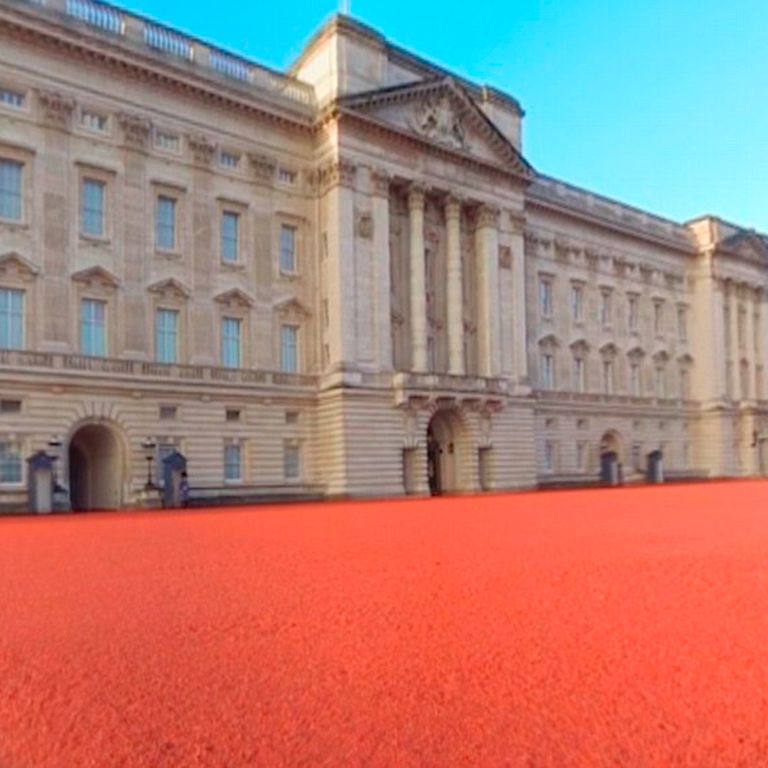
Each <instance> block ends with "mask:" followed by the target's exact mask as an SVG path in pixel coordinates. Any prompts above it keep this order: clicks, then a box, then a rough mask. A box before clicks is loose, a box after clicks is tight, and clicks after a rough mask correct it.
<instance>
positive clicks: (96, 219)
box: [80, 179, 105, 237]
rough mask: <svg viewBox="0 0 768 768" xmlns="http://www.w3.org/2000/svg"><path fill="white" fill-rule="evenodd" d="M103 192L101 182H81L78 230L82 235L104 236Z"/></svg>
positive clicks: (103, 188) (87, 180)
mask: <svg viewBox="0 0 768 768" xmlns="http://www.w3.org/2000/svg"><path fill="white" fill-rule="evenodd" d="M104 192H105V185H104V183H103V182H101V181H94V180H93V179H84V180H83V188H82V200H81V217H80V230H81V232H82V233H83V234H84V235H93V236H94V237H102V236H103V235H104Z"/></svg>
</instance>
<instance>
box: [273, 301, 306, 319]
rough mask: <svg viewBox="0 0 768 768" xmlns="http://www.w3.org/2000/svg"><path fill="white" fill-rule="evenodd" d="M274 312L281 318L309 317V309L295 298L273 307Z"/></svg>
mask: <svg viewBox="0 0 768 768" xmlns="http://www.w3.org/2000/svg"><path fill="white" fill-rule="evenodd" d="M274 310H275V312H277V314H278V315H280V316H282V317H297V318H306V317H310V316H311V314H312V313H311V312H310V311H309V309H308V308H307V307H306V306H305V305H304V304H302V303H301V302H300V301H299V300H298V299H296V298H290V299H286V300H285V301H281V302H280V303H278V304H275V306H274Z"/></svg>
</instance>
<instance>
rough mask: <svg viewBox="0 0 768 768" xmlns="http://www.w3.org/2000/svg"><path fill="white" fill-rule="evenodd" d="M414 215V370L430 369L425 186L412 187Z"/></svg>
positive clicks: (411, 205)
mask: <svg viewBox="0 0 768 768" xmlns="http://www.w3.org/2000/svg"><path fill="white" fill-rule="evenodd" d="M408 210H409V212H410V238H411V247H410V270H411V272H410V286H411V318H410V319H411V370H412V371H413V372H414V373H425V372H426V370H427V286H426V281H427V275H426V263H425V254H424V187H422V186H421V185H418V184H414V185H412V186H411V188H410V190H409V192H408Z"/></svg>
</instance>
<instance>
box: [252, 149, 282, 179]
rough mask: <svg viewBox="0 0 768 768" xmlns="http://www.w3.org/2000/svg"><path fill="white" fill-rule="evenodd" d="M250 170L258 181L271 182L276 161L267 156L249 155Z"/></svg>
mask: <svg viewBox="0 0 768 768" xmlns="http://www.w3.org/2000/svg"><path fill="white" fill-rule="evenodd" d="M248 159H249V160H250V163H251V170H252V171H253V175H254V176H255V177H256V179H257V180H258V181H263V182H272V181H274V178H275V171H276V170H277V161H276V160H275V159H274V158H272V157H268V156H267V155H249V156H248Z"/></svg>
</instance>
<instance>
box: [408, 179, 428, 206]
mask: <svg viewBox="0 0 768 768" xmlns="http://www.w3.org/2000/svg"><path fill="white" fill-rule="evenodd" d="M426 193H427V190H426V187H425V186H424V184H421V183H420V182H417V181H414V182H412V183H411V184H409V185H408V208H409V209H410V210H412V211H413V210H420V211H423V210H424V200H425V198H426Z"/></svg>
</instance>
